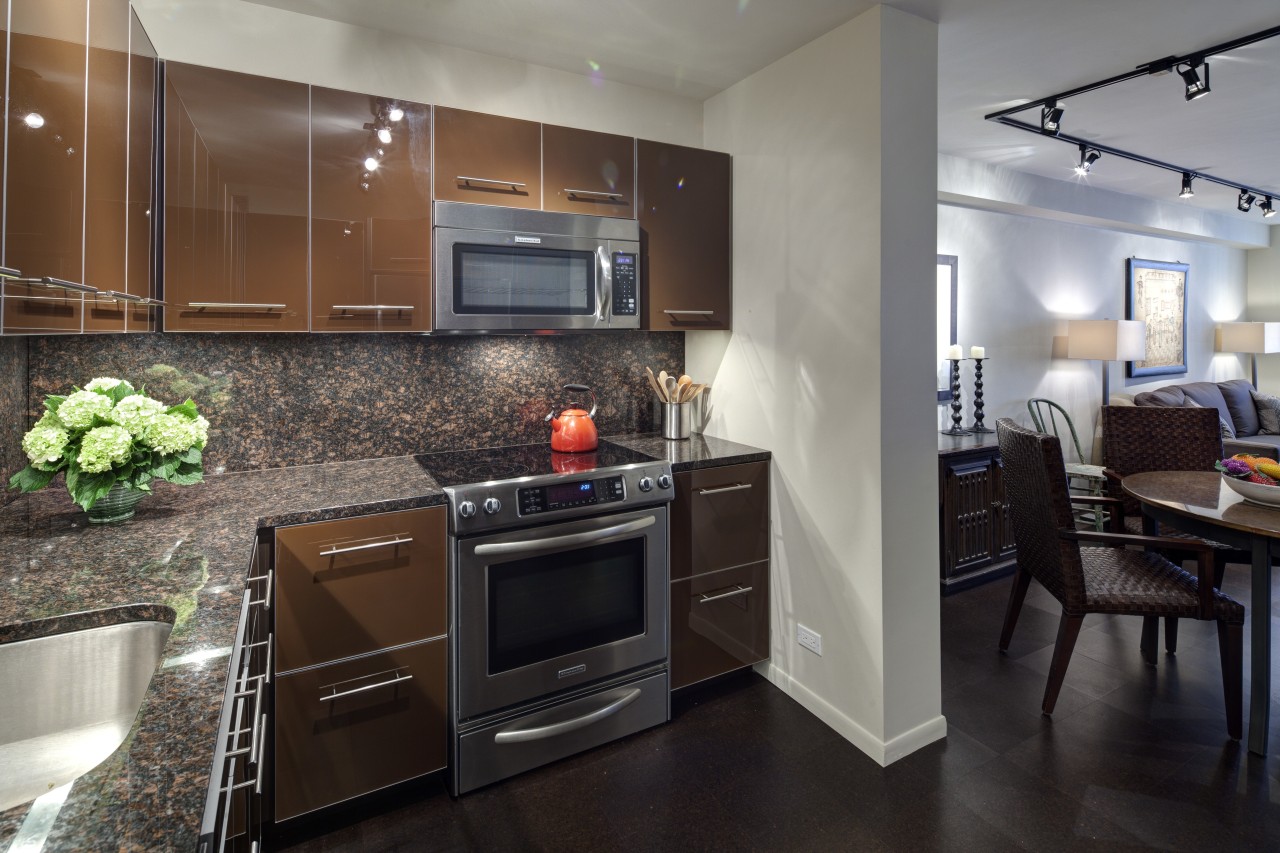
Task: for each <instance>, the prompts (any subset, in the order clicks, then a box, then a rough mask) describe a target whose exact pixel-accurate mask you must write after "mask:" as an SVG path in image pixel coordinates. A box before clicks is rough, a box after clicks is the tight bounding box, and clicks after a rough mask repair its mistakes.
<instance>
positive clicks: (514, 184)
mask: <svg viewBox="0 0 1280 853" xmlns="http://www.w3.org/2000/svg"><path fill="white" fill-rule="evenodd" d="M458 180H459V181H460V182H462V183H464V184H469V183H471V182H472V181H475V182H476V183H478V184H494V185H495V186H499V187H511V191H512V192H515V191H516V190H519V189H521V188H523V187H526V186H528V184H524V183H521V182H520V181H497V180H494V179H493V178H468V177H467V176H466V175H458Z"/></svg>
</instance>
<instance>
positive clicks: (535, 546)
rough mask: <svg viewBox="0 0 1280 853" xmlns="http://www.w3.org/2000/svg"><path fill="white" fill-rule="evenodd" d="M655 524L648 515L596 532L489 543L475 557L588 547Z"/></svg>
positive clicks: (477, 547) (480, 548)
mask: <svg viewBox="0 0 1280 853" xmlns="http://www.w3.org/2000/svg"><path fill="white" fill-rule="evenodd" d="M655 523H657V519H656V518H654V517H653V516H651V515H649V516H645V517H644V518H637V519H636V520H635V521H625V522H623V523H622V524H613V525H610V526H608V527H601V528H598V529H596V530H587V531H585V532H583V533H569V534H567V535H565V536H548V537H547V538H546V539H527V540H525V541H522V542H491V543H486V544H484V545H477V546H476V556H477V557H486V556H487V557H495V556H502V555H506V554H527V553H531V552H536V551H548V550H553V549H556V548H570V547H576V546H578V545H589V544H591V543H592V542H599V541H602V540H605V539H612V538H613V537H614V536H622V535H624V534H627V533H635V532H636V531H638V530H644V529H645V528H646V527H652V526H653V525H654V524H655Z"/></svg>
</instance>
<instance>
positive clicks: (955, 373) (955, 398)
mask: <svg viewBox="0 0 1280 853" xmlns="http://www.w3.org/2000/svg"><path fill="white" fill-rule="evenodd" d="M948 360H949V361H950V362H951V429H944V430H939V432H941V433H942V434H943V435H972V433H971V432H970V431H969V430H967V429H965V428H964V427H962V426H960V422H961V421H962V420H964V415H963V414H962V410H963V408H964V407H963V406H962V405H961V403H960V362H961V361H963V359H959V358H952V359H948Z"/></svg>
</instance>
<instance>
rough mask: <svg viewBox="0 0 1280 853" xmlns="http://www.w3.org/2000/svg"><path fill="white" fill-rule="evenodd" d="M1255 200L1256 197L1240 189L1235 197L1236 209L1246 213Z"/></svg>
mask: <svg viewBox="0 0 1280 853" xmlns="http://www.w3.org/2000/svg"><path fill="white" fill-rule="evenodd" d="M1257 200H1258V197H1257V196H1256V195H1254V194H1253V193H1251V192H1249V191H1248V190H1240V196H1239V197H1238V198H1237V199H1236V210H1238V211H1240V212H1241V213H1248V212H1249V210H1250V208H1252V207H1253V203H1254V202H1255V201H1257Z"/></svg>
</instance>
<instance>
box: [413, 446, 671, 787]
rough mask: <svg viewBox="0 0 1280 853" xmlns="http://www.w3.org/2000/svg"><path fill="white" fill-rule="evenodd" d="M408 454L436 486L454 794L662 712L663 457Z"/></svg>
mask: <svg viewBox="0 0 1280 853" xmlns="http://www.w3.org/2000/svg"><path fill="white" fill-rule="evenodd" d="M421 459H422V462H423V464H424V466H426V468H427V470H428V471H429V472H430V473H431V475H432V476H433V477H434V478H435V479H436V481H437V482H439V483H440V484H441V485H442V486H444V487H445V492H446V493H447V494H448V496H449V508H450V514H449V533H450V559H451V579H452V584H451V588H452V599H453V645H452V666H451V668H450V671H451V676H450V682H451V684H450V687H451V697H450V716H451V720H452V747H453V755H452V759H453V760H452V762H451V764H452V771H451V773H450V777H451V778H450V783H451V789H452V791H453V793H454V794H463V793H466V792H467V791H471V790H474V789H476V788H479V787H481V786H483V785H487V784H490V783H492V782H496V781H498V780H499V779H505V778H506V777H508V776H512V775H515V774H517V773H521V772H523V771H525V770H529V769H531V768H533V767H537V766H539V765H542V764H546V763H548V762H550V761H554V760H556V759H559V758H563V757H565V756H568V755H572V754H574V753H576V752H581V751H582V750H585V749H589V748H591V747H594V746H598V745H600V744H602V743H606V742H608V741H611V740H615V739H617V738H619V737H623V736H625V735H628V734H631V733H633V732H637V731H640V730H641V729H645V728H648V727H650V726H654V725H657V724H659V723H663V722H666V721H667V720H668V719H670V702H669V691H668V679H667V593H668V590H667V584H668V579H667V578H668V525H667V504H668V503H669V502H670V500H671V498H672V488H671V487H672V480H671V466H670V464H669V463H667V462H658V461H653V460H652V459H650V458H649V457H647V456H644V455H642V454H639V453H636V452H634V451H631V450H627V449H626V448H622V447H618V446H616V445H611V444H609V443H608V442H601V444H600V448H599V449H598V450H597V451H596V452H594V453H578V454H562V453H553V452H552V451H551V450H550V448H549V447H547V446H546V445H524V446H520V447H505V448H494V449H488V450H478V451H463V452H459V453H441V454H433V455H430V456H424V457H421Z"/></svg>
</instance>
